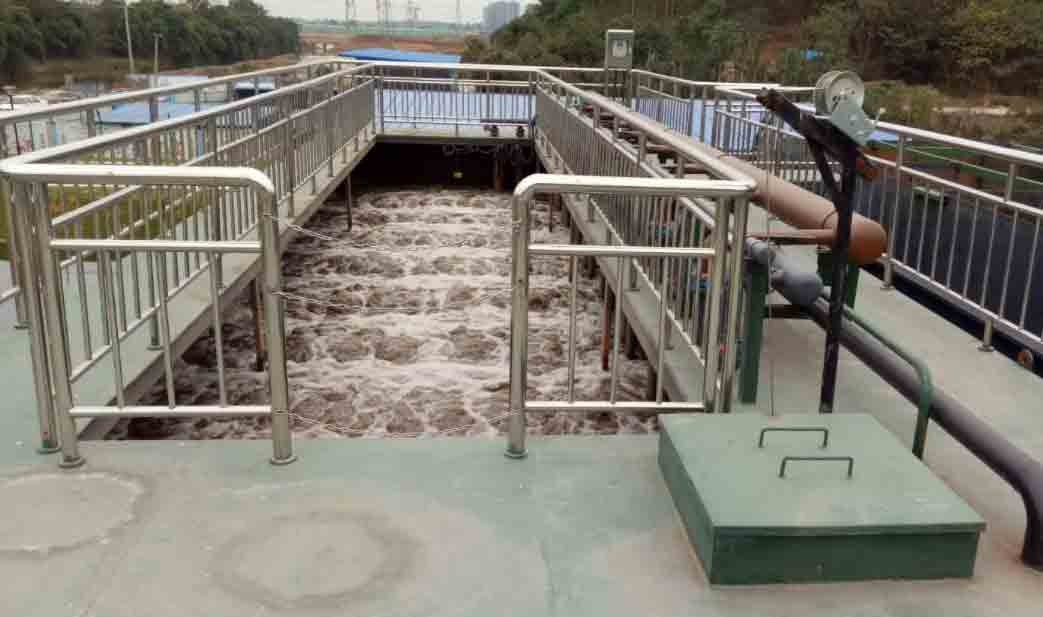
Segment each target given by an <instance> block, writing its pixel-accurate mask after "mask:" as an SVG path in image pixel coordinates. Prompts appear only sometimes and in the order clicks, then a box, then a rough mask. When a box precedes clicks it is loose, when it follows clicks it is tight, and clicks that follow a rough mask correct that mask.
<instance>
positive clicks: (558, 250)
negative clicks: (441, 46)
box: [507, 174, 752, 458]
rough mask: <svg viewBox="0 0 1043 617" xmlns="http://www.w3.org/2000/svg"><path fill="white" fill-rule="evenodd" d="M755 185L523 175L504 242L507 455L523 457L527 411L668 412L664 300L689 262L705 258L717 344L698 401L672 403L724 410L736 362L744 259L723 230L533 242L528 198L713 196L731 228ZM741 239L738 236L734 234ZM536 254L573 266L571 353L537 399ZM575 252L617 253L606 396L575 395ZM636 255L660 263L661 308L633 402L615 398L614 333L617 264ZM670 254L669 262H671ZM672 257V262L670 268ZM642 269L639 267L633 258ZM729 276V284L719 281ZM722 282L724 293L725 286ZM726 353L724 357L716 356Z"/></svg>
mask: <svg viewBox="0 0 1043 617" xmlns="http://www.w3.org/2000/svg"><path fill="white" fill-rule="evenodd" d="M751 192H752V187H751V186H750V185H748V184H745V183H742V182H734V181H726V180H725V181H721V180H684V179H672V178H666V179H664V178H636V177H606V176H585V175H546V174H537V175H533V176H529V177H528V178H526V179H524V180H522V181H521V182H520V183H519V184H518V186H517V187H516V188H515V191H514V197H513V199H512V208H511V211H512V226H511V227H512V251H511V264H512V266H511V271H512V279H511V289H512V299H511V370H510V412H511V417H510V420H509V428H508V445H507V455H508V456H510V457H515V458H520V457H524V456H525V431H526V419H525V414H526V412H527V411H552V410H557V411H577V412H579V411H583V412H590V411H623V412H631V413H650V412H652V413H655V412H664V411H668V409H667V408H665V407H663V406H662V403H663V381H662V380H663V375H664V365H663V362H664V357H665V352H666V348H667V345H668V341H667V332H668V330H669V328H668V315H667V312H668V306H669V301H668V299H669V298H670V296H672V295H676V294H677V287H678V285H679V284H680V285H681V286H683V287H684V288H685V289H687V286H688V283H687V279H686V278H685V277H684V276H683V275H682V276H678V275H677V273H684V272H688V271H691V269H692V268H700V269H701V266H702V264H703V263H704V262H709V264H710V281H711V282H710V287H709V294H708V295H709V298H708V299H707V301H706V306H707V309H706V311H705V321H706V324H707V326H706V328H707V329H706V333H707V340H710V341H713V344H712V345H709V344H708V346H709V347H712V348H714V349H715V353H708V354H706V356H705V364H704V375H703V394H704V400H703V401H696V402H691V403H690V404H685V405H680V406H677V407H676V408H674V409H675V410H679V411H692V410H694V409H698V410H716V411H721V410H723V409H724V407H725V405H726V403H725V402H726V401H729V400H730V399H731V380H730V379H729V378H727V377H724V376H723V375H722V373H725V371H724V370H723V367H726V366H728V365H729V362H730V363H731V365H732V366H734V362H735V356H734V353H735V347H736V345H735V333H736V326H737V323H738V311H737V310H735V309H734V307H738V306H739V304H738V296H737V291H738V288H739V286H740V282H741V271H742V263H743V260H742V259H741V256H740V257H739V258H736V254H735V253H733V252H732V251H729V247H728V242H727V238H728V234H727V233H720V234H718V236H717V239H716V240H715V241H714V243H713V246H712V247H702V246H697V247H688V246H634V245H628V244H626V243H623V242H620V241H619V239H618V238H616V239H612V238H609V239H607V242H606V245H604V246H555V245H543V246H541V245H537V244H533V243H532V236H531V230H530V225H529V216H530V208H531V205H532V200H533V199H534V198H535V196H536V195H537V194H559V195H586V196H587V197H588V199H589V197H590V196H591V195H611V196H614V197H624V198H625V197H632V198H677V197H680V196H685V197H689V198H693V197H708V198H717V199H719V200H720V201H718V207H717V209H716V213H715V215H716V223H717V229H718V230H725V229H728V225H729V217H730V216H732V215H733V214H734V216H735V220H736V225H737V227H736V228H735V229H734V231H735V233H736V234H737V235H741V233H742V229H740V227H739V226H744V225H745V223H744V221H745V208H746V203H747V202H746V200H747V199H748V198H749V195H750V193H751ZM638 203H640V202H639V201H637V200H634V201H632V202H630V203H629V204H628V205H629V206H630V207H634V206H635V205H636V204H638ZM740 245H741V243H740ZM534 256H541V257H548V256H557V257H566V258H568V260H569V273H570V281H569V285H570V298H571V301H570V303H569V324H570V325H569V333H568V349H569V351H568V356H567V366H568V371H569V378H568V395H567V400H566V401H551V402H547V401H542V402H539V403H536V402H534V401H529V400H528V399H527V397H526V392H527V385H526V384H527V361H528V312H529V300H528V293H529V269H530V260H531V258H532V257H534ZM581 256H592V257H601V258H606V259H616V260H617V261H618V263H617V269H616V272H617V281H616V291H617V293H616V305H615V334H614V341H613V344H612V350H611V357H612V358H613V360H612V363H611V369H610V370H611V385H610V389H609V400H608V401H606V402H595V401H577V400H576V396H575V380H574V376H575V370H576V328H575V323H576V301H575V296H576V285H577V274H576V271H577V268H576V260H577V259H578V258H579V257H581ZM638 259H642V260H645V261H646V263H647V262H648V261H655V262H656V263H657V265H659V266H660V267H659V268H658V271H657V274H656V277H655V278H654V279H650V280H649V281H648V282H649V283H650V288H651V289H652V290H654V292H653V293H655V294H656V295H657V298H658V306H659V313H658V318H657V324H658V327H657V332H658V334H657V336H656V341H657V350H658V352H657V353H658V355H657V359H656V364H655V366H656V368H657V383H656V401H655V403H648V404H640V403H629V404H627V405H625V406H618V403H619V401H618V400H617V396H618V384H619V364H618V357H619V351H620V349H621V348H620V337H621V332H622V325H621V319H622V313H623V304H622V302H623V300H622V299H623V296H624V294H625V288H624V281H623V277H624V272H626V271H628V270H629V267H628V266H627V263H628V262H630V263H631V264H633V262H635V261H636V260H638ZM674 262H676V263H674ZM671 266H674V267H671ZM633 267H635V268H638V269H640V268H641V267H640V266H637V265H636V264H633ZM726 281H727V283H726ZM726 285H728V286H730V287H729V294H727V296H726V294H725V287H726ZM718 342H720V343H723V344H724V346H725V350H726V353H725V354H724V355H725V358H723V359H722V358H720V357H719V356H720V355H721V354H720V353H717V352H716V350H717V349H719V348H717V343H718ZM722 362H723V364H722Z"/></svg>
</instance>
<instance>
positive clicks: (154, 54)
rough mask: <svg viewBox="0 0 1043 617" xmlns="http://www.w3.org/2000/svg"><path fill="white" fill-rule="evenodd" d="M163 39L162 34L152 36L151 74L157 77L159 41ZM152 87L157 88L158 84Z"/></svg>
mask: <svg viewBox="0 0 1043 617" xmlns="http://www.w3.org/2000/svg"><path fill="white" fill-rule="evenodd" d="M161 38H163V35H162V34H153V35H152V42H153V44H154V48H153V52H152V74H153V75H159V39H161ZM152 87H154V88H157V87H159V84H158V83H155V84H152Z"/></svg>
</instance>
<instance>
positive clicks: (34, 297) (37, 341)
mask: <svg viewBox="0 0 1043 617" xmlns="http://www.w3.org/2000/svg"><path fill="white" fill-rule="evenodd" d="M12 184H13V185H14V188H15V195H14V197H15V199H14V201H13V202H12V206H13V207H12V208H10V210H11V218H12V222H13V223H14V228H13V229H12V230H11V231H12V232H13V233H14V234H15V237H16V238H17V239H18V244H19V245H21V246H22V247H25V249H23V253H22V257H21V259H19V260H18V267H19V274H18V277H19V280H20V282H21V285H22V289H23V290H24V291H25V293H24V298H25V301H26V302H25V305H26V316H27V317H28V319H29V356H30V359H31V361H32V364H33V374H34V375H36V378H35V379H33V386H34V387H35V394H36V414H37V418H38V421H39V425H40V446H39V447H38V448H37V451H38V452H40V453H41V454H50V453H53V452H57V451H58V450H59V449H60V446H59V434H58V426H57V421H56V417H55V414H54V400H53V399H52V397H51V391H52V387H53V386H52V384H51V372H50V370H49V368H48V366H49V365H48V363H47V342H46V340H45V338H44V312H43V306H42V305H41V303H40V291H39V283H38V280H37V278H36V274H35V273H37V272H39V271H40V270H39V266H38V265H36V264H35V263H34V262H35V261H36V250H37V247H36V246H34V245H32V244H31V243H30V236H29V229H28V228H29V226H30V221H31V218H30V216H31V211H30V208H31V207H32V204H30V202H29V191H28V188H27V186H26V184H25V183H23V182H19V183H17V184H14V183H12Z"/></svg>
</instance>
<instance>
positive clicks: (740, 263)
mask: <svg viewBox="0 0 1043 617" xmlns="http://www.w3.org/2000/svg"><path fill="white" fill-rule="evenodd" d="M732 211H733V215H734V216H733V218H734V221H735V222H734V224H733V227H732V246H731V251H730V253H731V256H730V259H729V260H728V267H729V268H730V270H729V272H728V274H729V277H730V278H729V280H728V305H727V309H728V313H727V315H728V316H727V319H726V320H725V328H726V331H725V333H724V370H723V371H721V375H722V376H721V392H720V395H719V397H718V398H717V401H716V404H715V405H714V406H715V407H716V410H715V411H716V412H717V413H729V412H730V411H731V406H732V394H733V389H734V388H733V386H734V383H735V369H736V363H737V362H738V352H739V345H738V332H739V315H740V313H741V312H742V311H741V310H740V307H739V300H740V299H741V293H742V279H743V267H744V265H745V264H746V259H745V252H746V220H747V213H748V212H749V202H748V201H747V200H746V198H737V199H734V200H732ZM722 235H724V236H725V237H726V238H727V236H728V233H727V230H725V231H724V233H723V234H722Z"/></svg>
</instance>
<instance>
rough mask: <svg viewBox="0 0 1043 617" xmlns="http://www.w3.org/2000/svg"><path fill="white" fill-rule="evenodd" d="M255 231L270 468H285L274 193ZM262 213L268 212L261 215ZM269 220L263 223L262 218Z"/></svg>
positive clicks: (286, 421)
mask: <svg viewBox="0 0 1043 617" xmlns="http://www.w3.org/2000/svg"><path fill="white" fill-rule="evenodd" d="M258 203H259V208H260V209H261V210H262V211H261V212H260V213H259V217H258V221H257V228H258V230H259V235H260V236H261V247H262V249H261V253H262V257H261V258H262V259H263V260H264V266H263V268H262V271H263V273H264V318H265V321H266V322H267V323H266V325H267V326H268V332H267V334H268V337H267V340H268V380H269V383H270V389H271V400H272V450H273V453H272V459H271V461H272V464H273V465H288V464H290V463H292V462H294V461H295V460H297V457H296V456H295V455H294V453H293V435H292V433H291V432H290V384H289V378H288V376H287V374H286V331H285V323H284V321H285V320H284V318H283V303H282V298H281V297H279V296H277V295H276V293H278V292H279V291H280V290H282V267H281V264H280V263H279V262H280V259H279V257H280V255H279V221H278V218H277V215H278V213H279V203H278V200H277V198H276V197H275V195H274V193H272V194H269V195H267V196H266V198H264V199H260V200H259V201H258ZM264 210H268V211H267V212H264ZM266 214H267V215H269V216H270V218H269V220H265V215H266Z"/></svg>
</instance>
